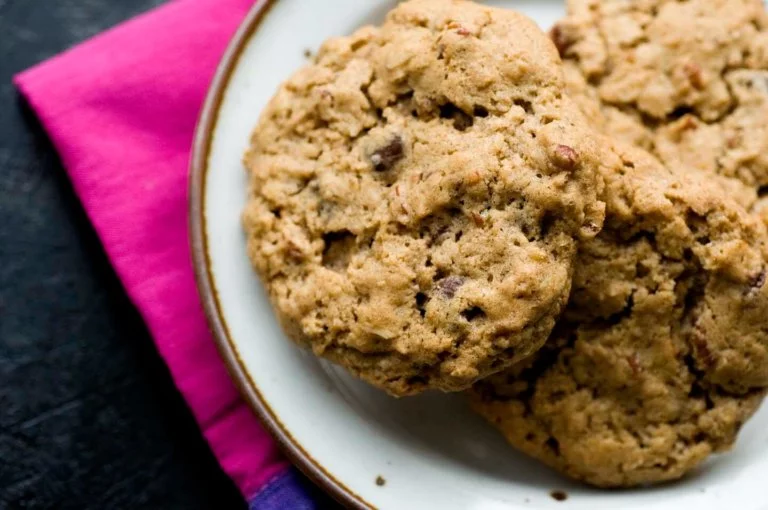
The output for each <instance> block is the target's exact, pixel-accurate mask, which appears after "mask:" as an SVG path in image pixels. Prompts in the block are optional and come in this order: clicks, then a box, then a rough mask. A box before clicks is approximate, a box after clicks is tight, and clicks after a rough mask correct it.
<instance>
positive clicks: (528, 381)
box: [472, 147, 768, 487]
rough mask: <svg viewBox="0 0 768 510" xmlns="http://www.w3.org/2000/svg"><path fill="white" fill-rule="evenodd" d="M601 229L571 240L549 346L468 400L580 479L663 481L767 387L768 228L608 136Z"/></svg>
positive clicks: (748, 410) (690, 464)
mask: <svg viewBox="0 0 768 510" xmlns="http://www.w3.org/2000/svg"><path fill="white" fill-rule="evenodd" d="M614 157H618V158H620V159H621V161H622V170H621V171H620V172H618V173H611V172H608V173H607V174H606V193H605V197H606V220H605V228H604V230H603V231H602V232H601V233H600V234H599V235H598V236H597V237H596V238H595V239H593V240H591V241H588V242H585V243H583V244H582V246H581V248H580V250H579V255H578V262H577V265H576V270H575V273H574V280H573V294H572V296H571V299H570V301H569V304H568V306H567V308H566V311H565V314H564V319H563V320H562V321H561V322H560V323H559V324H558V326H557V328H556V331H555V333H554V334H553V336H552V338H551V339H550V341H549V342H548V343H547V345H546V346H545V347H544V348H543V349H542V350H541V351H539V352H538V353H537V354H536V355H534V356H533V357H531V358H529V359H527V360H524V361H523V362H521V363H519V364H517V365H516V366H514V367H513V368H511V369H509V370H508V371H506V372H503V373H501V374H498V375H495V376H492V377H490V378H488V379H486V380H484V381H481V382H479V383H478V384H477V385H476V386H475V388H474V390H473V392H472V404H473V407H474V408H475V409H476V410H477V411H478V412H479V413H480V414H481V415H483V416H484V417H485V418H486V419H487V420H488V421H489V422H491V423H492V424H494V425H495V426H496V427H498V428H499V429H500V430H501V432H502V433H503V434H504V435H505V436H506V438H507V439H508V440H509V441H510V443H511V444H512V445H514V446H515V447H516V448H518V449H520V450H522V451H523V452H525V453H527V454H528V455H531V456H532V457H535V458H537V459H539V460H541V461H543V462H545V463H546V464H548V465H550V466H551V467H553V468H555V469H557V470H559V471H561V472H563V473H565V474H567V475H568V476H571V477H573V478H575V479H578V480H583V481H585V482H588V483H590V484H594V485H597V486H600V487H627V486H635V485H641V484H647V483H654V482H661V481H666V480H673V479H677V478H679V477H681V476H683V475H684V474H685V473H687V472H688V471H690V470H691V469H693V468H694V467H695V466H697V465H698V464H700V463H701V462H702V461H703V460H704V459H706V458H707V457H708V456H709V455H710V454H712V453H714V452H721V451H724V450H727V449H728V448H729V447H730V446H731V445H732V444H733V442H734V441H735V439H736V436H737V434H738V431H739V428H740V427H741V425H742V424H743V423H744V422H745V421H746V420H747V419H748V418H749V417H750V416H751V415H752V413H753V412H754V411H755V410H756V408H757V407H758V406H759V404H760V402H761V400H762V398H763V395H764V393H765V388H766V387H768V327H766V323H765V318H766V317H768V285H766V264H767V261H768V246H766V231H765V226H764V225H763V224H762V223H761V222H759V221H757V220H756V219H755V218H754V217H753V216H751V215H750V214H748V213H747V212H746V211H745V210H744V208H743V207H741V206H740V205H739V204H738V203H736V202H735V201H733V200H732V199H730V197H728V196H727V195H726V194H725V193H724V192H723V189H722V188H721V187H720V186H718V185H717V184H715V183H713V182H712V181H708V180H703V179H691V176H692V175H693V174H692V173H686V172H682V173H673V172H670V171H669V170H667V169H666V168H665V167H664V166H662V165H661V164H660V163H659V162H658V161H656V160H655V159H654V158H652V157H651V156H650V155H648V154H647V153H645V152H643V151H641V150H639V149H635V148H621V147H617V152H616V154H614Z"/></svg>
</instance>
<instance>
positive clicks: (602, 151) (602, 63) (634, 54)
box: [244, 0, 768, 487]
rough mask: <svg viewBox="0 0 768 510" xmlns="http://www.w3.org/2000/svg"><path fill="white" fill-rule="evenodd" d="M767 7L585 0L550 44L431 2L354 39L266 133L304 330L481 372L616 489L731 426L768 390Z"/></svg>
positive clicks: (338, 345) (489, 404)
mask: <svg viewBox="0 0 768 510" xmlns="http://www.w3.org/2000/svg"><path fill="white" fill-rule="evenodd" d="M681 24H685V25H686V26H681ZM688 25H691V26H688ZM766 27H768V17H767V16H766V13H765V10H764V8H763V4H762V2H761V1H760V0H717V1H713V0H688V1H687V2H678V1H673V0H648V1H637V2H627V1H626V0H602V1H600V0H572V1H571V2H569V15H568V17H567V19H565V20H563V21H562V22H561V23H559V24H558V25H557V26H556V27H555V28H554V29H553V31H552V33H551V39H550V38H548V37H547V36H546V35H545V34H544V33H542V32H541V31H540V29H539V28H538V27H536V25H535V24H534V23H533V22H532V21H530V20H528V19H527V18H526V17H524V16H522V15H520V14H518V13H516V12H513V11H508V10H500V9H492V8H489V7H485V6H482V5H478V4H474V3H472V2H468V1H463V0H410V1H407V2H403V3H400V4H399V5H398V6H397V7H396V8H395V9H394V10H393V11H391V12H390V13H389V15H388V16H387V19H386V21H385V23H384V24H383V25H382V26H380V27H365V28H362V29H360V30H359V31H357V32H356V33H355V34H353V35H351V36H349V37H342V38H335V39H331V40H329V41H327V42H326V43H325V44H324V45H323V47H322V49H321V50H320V52H319V53H318V55H317V56H316V57H315V58H314V59H313V62H312V63H311V64H309V65H307V66H306V67H304V68H303V69H301V70H299V71H298V72H297V73H296V74H295V75H294V76H293V77H291V78H290V79H289V80H288V81H287V82H285V83H284V84H283V85H282V86H281V87H280V89H279V90H278V92H277V93H276V95H275V97H274V98H273V99H272V101H271V102H270V104H269V105H268V107H267V108H266V110H265V111H264V112H263V114H262V116H261V119H260V121H259V123H258V125H257V127H256V129H255V131H254V133H253V137H252V144H251V148H250V150H249V151H248V153H247V154H246V156H245V164H246V167H247V168H248V170H249V173H250V192H249V193H250V195H249V202H248V206H247V208H246V211H245V213H244V224H245V230H246V233H247V239H248V254H249V257H250V258H251V260H252V261H253V264H254V267H255V268H256V270H257V271H258V273H259V275H260V276H261V278H262V280H263V282H264V283H265V285H266V287H267V289H268V291H269V294H270V298H271V300H272V303H273V305H274V308H275V310H276V312H277V315H278V317H279V318H280V320H281V323H282V325H283V327H284V329H285V330H286V332H287V333H288V335H289V336H290V337H291V338H292V339H293V340H295V341H296V342H298V343H299V344H301V345H304V346H307V347H309V348H311V349H312V351H313V352H314V353H315V354H317V355H318V356H322V357H325V358H328V359H331V360H333V361H335V362H337V363H338V364H340V365H342V366H344V367H345V368H347V369H348V370H350V371H351V372H352V373H354V374H356V375H357V376H359V377H361V378H362V379H364V380H366V381H368V382H369V383H371V384H374V385H376V386H378V387H380V388H382V389H383V390H385V391H387V392H389V393H390V394H392V395H395V396H407V395H413V394H417V393H420V392H423V391H425V390H430V389H437V390H442V391H449V392H459V391H467V392H468V394H469V398H470V401H471V403H472V406H473V408H474V409H475V410H476V411H477V412H478V413H479V414H481V415H482V416H484V417H485V418H487V419H488V421H489V422H490V423H492V424H493V425H495V426H496V427H498V428H499V430H500V431H501V432H502V433H503V434H504V435H505V436H506V437H507V439H508V440H509V441H510V443H511V444H512V445H514V446H515V447H516V448H518V449H520V450H522V451H524V452H526V453H527V454H529V455H531V456H532V457H535V458H537V459H539V460H541V461H543V462H545V463H547V464H548V465H550V466H552V467H554V468H555V469H558V470H560V471H562V472H564V473H566V474H568V475H569V476H571V477H573V478H576V479H579V480H584V481H586V482H588V483H591V484H594V485H597V486H602V487H620V486H633V485H639V484H647V483H653V482H660V481H665V480H671V479H676V478H679V477H681V476H682V475H684V474H685V473H686V472H688V471H690V470H691V469H692V468H693V467H695V466H696V465H698V464H699V463H701V462H702V461H703V460H704V459H705V458H707V457H708V456H709V455H710V454H712V453H714V452H719V451H723V450H726V449H728V448H729V447H730V446H731V445H732V444H733V442H734V441H735V439H736V436H737V434H738V430H739V428H740V427H741V425H742V424H743V423H744V422H745V421H746V420H748V419H749V417H750V416H751V415H752V413H754V411H755V410H756V409H757V407H758V406H759V405H760V402H761V401H762V398H763V396H764V394H765V391H766V388H768V322H767V321H768V319H766V318H768V285H766V270H767V269H766V266H767V265H768V244H766V240H768V235H767V233H766V222H765V221H766V218H768V213H767V212H765V211H768V208H765V207H762V202H763V201H762V200H761V198H760V192H761V190H762V189H763V187H764V186H768V156H766V153H767V152H766V151H765V150H763V148H764V146H768V132H767V131H766V129H768V128H766V125H765V122H764V119H765V118H766V114H767V113H768V111H767V110H768V103H767V102H766V98H768V30H766Z"/></svg>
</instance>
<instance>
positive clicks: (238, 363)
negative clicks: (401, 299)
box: [191, 0, 768, 510]
mask: <svg viewBox="0 0 768 510" xmlns="http://www.w3.org/2000/svg"><path fill="white" fill-rule="evenodd" d="M395 3H396V2H395V1H393V0H327V1H324V2H319V1H310V0H272V2H265V1H263V0H262V1H260V2H259V3H258V5H257V7H256V8H254V11H253V12H252V13H251V14H250V16H249V17H248V19H247V20H246V22H245V23H244V25H243V27H242V28H241V30H240V32H239V33H238V35H237V36H236V37H235V40H234V41H233V43H232V45H231V47H230V49H229V51H228V53H227V55H226V56H225V58H224V61H223V62H222V65H221V67H220V70H219V73H218V76H217V79H216V81H215V83H214V85H213V88H212V90H211V93H210V95H209V98H208V101H207V104H206V108H205V112H204V114H203V117H202V120H201V123H200V126H199V130H198V136H197V139H196V147H195V161H194V164H193V183H192V205H191V211H192V229H193V237H194V239H193V242H194V248H195V250H194V251H195V259H196V260H195V263H196V269H197V271H198V277H199V283H200V288H201V292H202V294H203V297H204V300H205V302H206V307H207V312H208V315H209V318H210V320H211V324H212V326H213V329H214V331H215V332H216V334H217V336H218V340H219V343H220V346H221V350H222V354H223V355H224V357H225V358H226V361H227V363H228V364H229V365H230V369H231V371H232V373H233V375H234V377H235V378H236V379H237V380H238V381H239V383H240V385H241V387H242V390H243V392H244V394H245V395H246V397H247V398H248V399H249V401H250V403H251V404H252V406H253V407H254V410H255V411H256V412H257V413H258V414H259V415H260V416H261V418H262V420H263V421H264V423H265V424H266V426H267V427H268V428H270V430H271V431H272V432H273V434H275V436H276V437H277V439H278V440H279V441H280V442H281V443H282V445H283V447H284V448H285V450H286V452H287V453H288V454H289V455H290V456H291V457H292V458H293V460H294V461H295V462H296V463H297V464H298V465H299V467H301V468H302V469H303V470H304V471H305V472H307V473H308V474H309V475H310V476H311V477H313V478H314V479H315V480H316V481H318V482H319V483H320V484H321V485H323V486H324V487H325V488H326V490H328V491H329V492H331V493H332V494H333V495H334V496H335V497H337V498H338V499H339V500H340V501H342V502H344V503H345V504H347V505H348V506H352V507H360V508H365V507H377V508H386V509H389V508H395V509H425V508H440V509H477V510H480V509H484V510H486V509H487V510H491V509H502V508H504V509H547V508H565V507H567V508H568V509H570V510H581V509H584V510H587V509H589V510H598V509H606V510H609V509H610V510H615V509H625V510H626V509H634V508H638V509H639V508H654V509H660V510H665V509H669V510H672V509H674V510H679V509H681V508H691V509H696V510H720V509H722V508H724V507H725V506H726V505H728V506H731V507H733V508H738V509H739V510H760V509H767V508H768V408H765V409H763V411H762V412H761V413H760V414H759V415H758V416H757V417H756V418H754V419H753V420H752V421H751V422H750V423H749V424H748V425H747V426H746V427H745V428H744V430H743V432H742V435H741V439H740V442H739V443H738V445H737V447H736V449H735V451H733V452H732V453H730V454H729V455H727V456H722V457H719V458H715V459H712V461H710V463H709V464H707V465H706V466H705V467H704V468H703V469H700V470H699V471H698V472H697V473H696V474H695V475H694V476H690V477H688V478H687V479H686V480H684V481H682V482H680V483H676V484H671V485H666V486H662V487H658V488H652V489H643V490H633V491H624V492H601V491H597V490H593V489H590V488H587V487H584V486H581V485H577V484H574V483H571V482H569V481H567V480H566V479H564V478H562V477H560V476H558V475H557V474H555V473H554V472H552V471H549V470H548V469H546V468H544V467H541V466H540V465H539V464H537V463H536V462H534V461H531V460H528V459H526V458H524V457H523V456H521V455H520V454H518V453H516V452H515V451H513V450H512V449H511V448H510V447H508V446H507V445H506V444H505V442H504V441H503V440H502V438H501V437H500V436H499V435H498V434H497V433H496V432H495V431H494V430H492V429H491V428H490V427H488V426H486V425H485V423H483V422H482V421H481V420H480V419H479V418H477V417H475V416H473V415H472V414H471V413H470V412H468V410H467V409H466V407H465V404H464V402H463V400H462V398H461V397H460V396H455V395H453V396H451V395H426V396H421V397H416V398H409V399H403V400H395V399H393V398H389V397H387V396H386V395H384V394H383V393H381V392H379V391H376V390H374V389H372V388H370V387H368V386H366V385H365V384H363V383H361V382H359V381H357V380H355V379H353V378H352V377H350V376H348V375H347V374H345V373H344V372H343V371H341V370H340V369H338V368H336V367H334V366H332V365H330V364H328V363H325V362H321V361H318V360H317V359H315V358H313V357H312V356H311V355H309V354H308V353H306V352H303V351H301V350H300V349H298V348H296V347H294V346H293V345H292V344H291V343H290V342H289V341H287V340H286V339H285V338H284V335H283V333H282V332H281V330H280V328H279V327H278V324H277V322H276V321H275V318H274V317H273V314H272V311H271V309H270V306H269V303H268V301H267V298H266V296H265V294H264V292H263V290H262V287H261V285H260V283H259V281H258V279H257V277H256V276H255V274H254V273H253V271H252V270H251V266H250V264H249V262H248V259H247V257H246V255H245V243H244V236H243V233H242V230H241V225H240V211H241V210H242V208H243V206H244V202H245V197H246V192H245V189H246V179H245V172H244V171H243V168H242V166H241V162H240V161H241V155H242V154H243V152H244V150H245V148H246V145H247V142H248V137H249V133H250V131H251V129H252V128H253V126H254V124H255V122H256V120H257V118H258V116H259V113H260V111H261V109H262V108H263V107H264V105H265V104H266V102H267V101H268V100H269V98H270V97H271V96H272V94H273V93H274V91H275V90H276V88H277V86H278V85H279V84H280V82H281V81H283V80H284V79H286V78H287V77H288V76H289V75H290V74H291V73H292V72H293V71H294V70H295V69H297V68H298V67H300V66H301V65H302V64H304V62H305V56H304V53H305V50H312V51H314V50H315V49H316V48H317V47H318V46H319V45H320V43H321V42H322V41H323V40H324V39H325V38H327V37H329V36H333V35H341V34H348V33H351V32H352V31H353V30H355V29H356V28H357V27H359V26H361V25H363V24H366V23H378V22H380V21H381V20H382V18H383V16H384V14H385V13H386V12H387V11H388V10H389V9H390V8H391V7H392V6H393V5H394V4H395ZM488 3H493V4H496V5H500V6H504V7H510V8H515V9H518V10H521V11H523V12H525V13H527V14H529V15H530V16H531V17H533V18H534V19H535V20H536V21H537V22H539V24H540V25H541V26H542V27H543V28H549V27H550V26H551V25H552V23H553V22H554V21H555V20H556V19H557V18H559V17H560V16H561V15H562V14H563V11H564V6H563V2H562V1H557V0H539V1H537V0H527V1H523V0H517V1H516V0H507V1H494V2H488ZM767 407H768V406H767ZM379 476H380V477H382V478H383V479H385V480H386V484H385V485H384V486H379V485H377V484H376V479H377V478H378V477H379ZM553 490H563V491H565V492H566V493H567V494H568V499H567V501H566V502H558V501H556V500H555V499H553V498H552V497H551V495H550V493H551V492H552V491H553Z"/></svg>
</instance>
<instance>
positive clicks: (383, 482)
mask: <svg viewBox="0 0 768 510" xmlns="http://www.w3.org/2000/svg"><path fill="white" fill-rule="evenodd" d="M386 484H387V481H386V480H385V479H384V477H383V476H381V475H379V476H377V477H376V485H378V486H379V487H384V486H385V485H386Z"/></svg>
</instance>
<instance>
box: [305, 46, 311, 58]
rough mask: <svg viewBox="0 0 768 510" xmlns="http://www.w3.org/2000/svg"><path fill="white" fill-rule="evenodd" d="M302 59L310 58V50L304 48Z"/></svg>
mask: <svg viewBox="0 0 768 510" xmlns="http://www.w3.org/2000/svg"><path fill="white" fill-rule="evenodd" d="M304 58H312V50H310V49H309V48H306V49H305V50H304Z"/></svg>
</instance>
